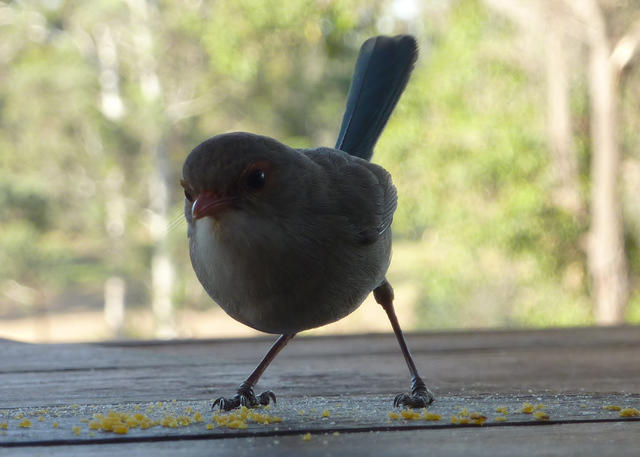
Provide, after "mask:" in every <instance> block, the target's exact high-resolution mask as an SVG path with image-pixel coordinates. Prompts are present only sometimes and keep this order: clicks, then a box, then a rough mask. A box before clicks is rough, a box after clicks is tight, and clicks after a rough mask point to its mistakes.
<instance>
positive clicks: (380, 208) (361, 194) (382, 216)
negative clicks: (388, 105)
mask: <svg viewBox="0 0 640 457" xmlns="http://www.w3.org/2000/svg"><path fill="white" fill-rule="evenodd" d="M302 152H303V153H305V155H307V157H309V158H310V159H311V160H312V161H313V162H315V164H316V165H318V166H319V167H320V168H321V169H322V170H323V171H324V173H322V176H323V182H322V185H323V186H322V187H324V188H325V189H326V191H327V198H328V201H329V203H330V204H328V205H327V206H326V209H325V210H326V211H327V212H330V213H332V214H333V215H340V216H342V217H343V218H344V220H345V222H346V224H345V226H346V228H347V230H348V235H350V236H352V237H353V239H354V241H355V242H357V243H362V244H369V243H373V242H375V241H376V240H377V239H378V238H379V237H380V236H381V235H382V234H384V233H385V232H386V231H387V230H388V229H389V227H390V226H391V222H392V221H393V213H394V212H395V210H396V206H397V194H396V188H395V186H394V185H393V183H392V182H391V175H389V173H388V172H387V171H386V170H385V169H384V168H382V167H380V166H379V165H376V164H373V163H371V162H367V161H366V160H362V159H360V158H358V157H353V156H350V155H348V154H346V153H344V152H342V151H337V150H333V149H328V148H318V149H313V150H307V151H302Z"/></svg>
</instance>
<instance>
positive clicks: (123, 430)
mask: <svg viewBox="0 0 640 457" xmlns="http://www.w3.org/2000/svg"><path fill="white" fill-rule="evenodd" d="M112 432H113V433H117V434H118V435H126V434H127V432H129V426H128V425H127V424H116V425H114V426H113V429H112Z"/></svg>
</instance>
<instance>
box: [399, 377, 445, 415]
mask: <svg viewBox="0 0 640 457" xmlns="http://www.w3.org/2000/svg"><path fill="white" fill-rule="evenodd" d="M433 400H435V397H434V396H433V394H432V393H431V391H430V390H429V389H427V386H426V384H425V383H424V381H423V380H422V379H421V378H419V377H417V376H416V377H415V378H413V379H412V381H411V395H409V394H399V395H396V398H395V399H394V400H393V406H395V407H399V406H402V407H405V408H426V407H427V406H429V405H430V404H431V403H433Z"/></svg>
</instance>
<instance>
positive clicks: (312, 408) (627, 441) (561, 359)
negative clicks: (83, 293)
mask: <svg viewBox="0 0 640 457" xmlns="http://www.w3.org/2000/svg"><path fill="white" fill-rule="evenodd" d="M271 341H272V339H270V338H269V339H266V338H265V339H262V338H261V339H244V340H210V341H172V342H149V343H141V342H131V343H110V344H90V345H78V344H72V345H31V344H23V343H17V342H13V341H7V340H0V354H1V356H0V360H1V362H2V363H1V365H0V456H5V455H6V456H31V455H43V456H44V455H46V456H74V455H92V456H103V455H104V456H107V455H108V456H112V455H126V456H168V455H171V456H202V455H207V456H218V455H221V456H226V455H229V456H243V455H247V456H249V455H251V456H255V455H276V456H281V455H296V456H297V455H323V456H324V455H340V456H370V455H402V456H405V455H421V456H423V455H432V454H433V455H438V454H439V455H448V456H469V455H480V456H514V455H558V456H566V455H580V456H599V457H600V456H608V455H611V456H616V457H620V456H638V455H640V417H633V416H630V417H622V416H620V412H619V411H614V410H608V409H604V408H603V406H607V405H614V406H620V407H621V408H636V409H640V328H637V327H623V328H607V329H597V328H590V329H563V330H543V331H488V332H459V333H458V332H452V333H425V334H410V335H408V342H409V346H410V347H411V350H412V352H413V354H414V356H415V358H416V363H417V365H418V367H419V369H420V370H421V372H422V374H423V377H424V378H425V380H426V381H428V385H429V387H430V388H431V390H433V391H434V393H435V394H436V397H437V400H436V402H435V403H434V404H433V405H432V406H431V407H430V408H429V410H428V412H429V413H433V414H437V415H440V416H441V419H440V420H426V419H424V418H419V419H415V420H411V419H392V418H390V416H389V412H390V411H392V412H395V413H399V412H400V410H398V409H394V408H393V407H392V399H393V397H394V395H395V394H397V393H400V392H402V391H406V389H408V387H409V379H408V374H407V369H406V367H405V365H404V360H403V358H402V356H401V354H400V351H399V348H398V346H397V344H396V342H395V340H394V338H393V335H386V334H385V335H365V336H337V337H307V338H305V337H299V338H297V339H294V340H293V341H292V342H291V343H290V345H289V346H287V347H286V348H285V349H284V351H283V352H282V354H280V356H279V357H278V358H277V359H276V361H275V362H274V363H273V364H272V366H271V367H269V369H268V370H267V372H266V373H265V375H264V377H263V379H262V380H261V382H260V383H259V385H258V388H257V391H261V390H263V389H271V390H273V391H275V393H276V395H277V396H278V404H277V406H274V407H272V408H270V409H268V410H261V411H260V413H262V414H264V415H268V416H269V417H271V418H272V419H273V418H275V417H276V416H277V417H280V418H281V419H282V421H281V422H275V423H270V424H259V423H255V422H251V421H249V422H248V425H247V428H244V429H242V428H240V429H234V428H228V427H225V426H222V425H219V424H218V423H216V422H215V421H213V419H212V416H213V414H214V413H213V412H212V411H211V410H210V404H211V400H212V399H213V398H215V397H217V396H220V395H231V394H233V392H234V390H235V389H236V387H237V385H238V384H239V383H240V382H241V381H242V380H243V379H244V377H246V376H247V375H248V373H249V372H250V371H251V369H252V368H253V367H254V365H255V364H256V363H257V362H258V360H259V359H260V357H261V356H262V355H263V354H264V352H266V350H267V348H268V347H269V346H270V343H271ZM523 403H531V404H533V405H534V406H535V405H544V406H540V409H538V410H534V413H535V412H540V411H542V412H544V413H546V414H547V415H548V420H540V419H539V418H536V416H535V415H534V414H525V413H523V412H521V410H522V407H523ZM499 407H506V408H507V413H506V414H505V413H500V412H496V409H497V408H499ZM464 408H466V410H467V411H468V412H469V413H470V414H471V413H479V414H480V415H482V416H484V417H486V421H485V422H484V424H483V425H473V424H468V425H464V424H462V425H460V424H452V419H451V416H452V415H453V416H456V417H457V418H461V419H462V422H464V421H465V420H467V419H468V420H471V422H473V420H472V419H469V418H468V417H467V416H465V414H464ZM110 410H113V411H120V412H125V413H126V414H128V415H129V417H132V416H133V415H134V414H138V415H139V417H142V416H145V417H147V418H149V420H158V421H162V420H164V421H165V423H166V424H167V425H169V424H170V422H171V419H170V418H171V417H173V418H177V419H178V421H182V422H183V423H184V424H186V425H180V424H178V426H176V427H168V426H162V425H154V426H151V427H150V428H147V429H141V428H140V427H139V426H138V427H135V428H133V427H131V428H129V430H128V431H126V433H122V434H118V433H113V432H109V431H101V430H92V429H91V428H90V423H91V422H94V423H97V422H99V420H100V419H99V417H100V416H95V415H99V414H103V415H106V414H108V411H110ZM460 411H463V414H462V415H460V414H459V413H460ZM198 413H200V414H198ZM420 413H421V414H422V412H420ZM323 415H324V416H327V417H323ZM180 416H183V417H182V418H180ZM200 416H202V417H200ZM218 416H220V414H218ZM95 417H98V419H96V418H95ZM473 417H476V416H473ZM168 418H169V419H168ZM499 418H504V419H503V420H501V419H499ZM218 419H219V418H218ZM543 419H544V418H543ZM25 420H26V421H28V423H27V422H25ZM199 420H202V422H199ZM219 420H220V419H219ZM21 423H22V425H23V426H20V424H21ZM5 424H6V425H5ZM27 425H28V426H27ZM132 425H133V423H132ZM174 425H175V423H174ZM5 426H6V429H5V428H4V427H5ZM121 431H123V430H121ZM307 434H308V435H307Z"/></svg>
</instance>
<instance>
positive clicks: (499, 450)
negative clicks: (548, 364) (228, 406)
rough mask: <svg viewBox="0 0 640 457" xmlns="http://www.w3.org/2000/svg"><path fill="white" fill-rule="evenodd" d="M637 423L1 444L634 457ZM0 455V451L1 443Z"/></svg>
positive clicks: (236, 452)
mask: <svg viewBox="0 0 640 457" xmlns="http://www.w3.org/2000/svg"><path fill="white" fill-rule="evenodd" d="M639 435H640V423H604V424H602V423H597V424H562V425H550V426H545V427H500V428H496V427H494V428H483V429H473V428H464V429H460V428H458V429H446V430H413V431H396V432H394V433H384V432H364V433H342V434H340V435H333V434H315V435H312V436H311V438H310V440H309V441H305V440H304V439H303V437H302V435H300V434H295V435H285V436H268V437H253V438H231V439H224V440H194V441H184V440H182V441H181V440H176V441H167V442H164V441H163V442H138V443H112V444H106V445H87V444H85V445H61V446H49V447H46V448H43V447H41V446H34V447H24V448H12V449H6V451H7V452H6V455H11V456H12V457H27V456H28V457H31V456H34V455H47V456H50V457H58V456H60V457H75V456H80V455H83V456H84V455H91V456H93V457H102V456H105V457H106V456H109V457H111V456H114V455H126V456H127V457H147V456H154V457H175V456H181V457H200V456H203V455H206V456H212V457H254V456H260V455H269V456H274V457H281V456H291V455H295V456H349V457H371V456H393V455H398V456H407V457H410V456H420V457H422V456H425V455H447V456H450V457H468V456H469V455H473V456H477V457H513V456H516V455H544V456H558V457H564V456H568V455H579V456H581V457H636V456H637V455H638V436H639ZM0 455H5V454H3V453H2V449H1V448H0Z"/></svg>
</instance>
